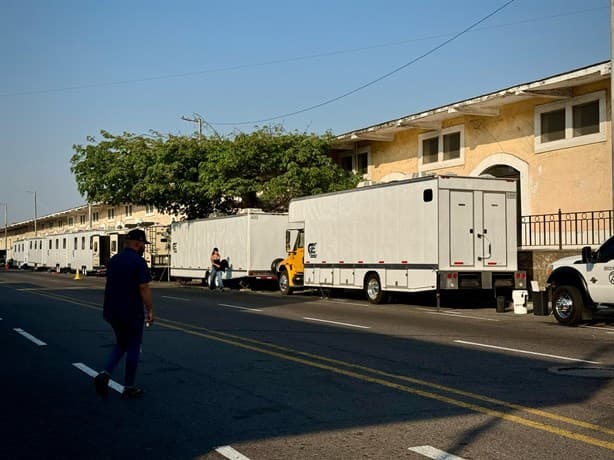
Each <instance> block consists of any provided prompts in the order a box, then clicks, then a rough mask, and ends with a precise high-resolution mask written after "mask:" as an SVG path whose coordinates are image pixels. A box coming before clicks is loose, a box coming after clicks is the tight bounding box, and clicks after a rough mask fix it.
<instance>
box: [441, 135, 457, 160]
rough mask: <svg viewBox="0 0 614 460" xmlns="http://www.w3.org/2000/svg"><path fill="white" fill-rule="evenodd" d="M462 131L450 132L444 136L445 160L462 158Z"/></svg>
mask: <svg viewBox="0 0 614 460" xmlns="http://www.w3.org/2000/svg"><path fill="white" fill-rule="evenodd" d="M460 147H461V146H460V133H450V134H445V135H444V136H443V161H448V160H456V159H458V158H460Z"/></svg>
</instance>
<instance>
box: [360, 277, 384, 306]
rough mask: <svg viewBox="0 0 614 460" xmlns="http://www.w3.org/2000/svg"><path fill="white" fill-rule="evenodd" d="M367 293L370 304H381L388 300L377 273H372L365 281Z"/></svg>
mask: <svg viewBox="0 0 614 460" xmlns="http://www.w3.org/2000/svg"><path fill="white" fill-rule="evenodd" d="M365 292H366V294H367V299H368V300H369V303H373V304H380V303H383V302H384V301H385V300H386V298H387V295H386V293H385V292H384V291H382V284H381V282H380V280H379V276H377V273H370V274H368V275H367V278H366V279H365Z"/></svg>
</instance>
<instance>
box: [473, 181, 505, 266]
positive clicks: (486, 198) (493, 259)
mask: <svg viewBox="0 0 614 460" xmlns="http://www.w3.org/2000/svg"><path fill="white" fill-rule="evenodd" d="M482 212H483V217H482V222H483V228H482V229H480V230H481V231H478V233H479V234H480V235H481V240H482V248H481V249H482V254H481V255H480V254H478V255H480V256H481V257H482V263H483V266H484V267H504V266H507V230H508V228H507V225H508V222H507V221H506V215H507V210H506V198H505V193H501V192H484V193H483V206H482ZM476 231H477V230H476Z"/></svg>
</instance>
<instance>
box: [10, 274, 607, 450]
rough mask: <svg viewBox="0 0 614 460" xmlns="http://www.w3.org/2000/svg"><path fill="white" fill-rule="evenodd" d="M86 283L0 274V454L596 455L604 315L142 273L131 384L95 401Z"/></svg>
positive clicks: (98, 362) (97, 352)
mask: <svg viewBox="0 0 614 460" xmlns="http://www.w3.org/2000/svg"><path fill="white" fill-rule="evenodd" d="M103 286H104V279H97V278H86V279H81V280H73V279H72V277H71V276H69V275H58V274H51V273H32V272H20V271H2V272H0V318H1V320H0V356H1V357H2V366H0V382H1V388H2V395H3V398H2V409H3V410H2V417H1V418H0V420H1V421H0V433H1V434H2V441H1V442H0V457H1V458H3V459H13V458H50V459H56V458H95V459H106V458H108V459H116V458H117V459H121V458H131V459H140V458H148V459H150V458H151V459H200V458H204V459H223V458H235V459H239V460H240V459H244V458H249V459H312V458H317V459H319V460H324V459H346V458H347V459H363V458H370V459H391V458H408V459H425V458H439V459H444V458H445V459H448V460H452V459H454V458H456V457H453V456H448V457H445V456H444V455H445V454H443V453H442V452H445V453H448V455H455V456H457V457H459V458H464V459H521V458H522V459H534V458H535V459H557V460H560V459H568V458H572V459H588V458H591V459H604V460H605V459H608V460H610V459H612V458H614V346H613V343H614V322H613V321H611V320H610V319H608V318H605V320H603V321H597V322H595V323H592V324H584V325H582V326H580V327H574V328H568V327H563V326H559V325H558V324H556V321H555V320H554V319H553V318H552V316H550V317H542V316H533V315H516V314H514V313H513V311H512V310H508V311H507V312H505V313H497V312H496V311H495V309H494V308H492V307H491V308H486V307H476V306H475V305H474V304H473V303H472V302H471V301H470V300H468V299H467V298H466V297H464V298H462V297H460V296H456V295H455V296H449V297H446V298H444V304H443V307H442V308H441V310H440V311H437V309H436V308H434V307H433V306H431V305H430V304H431V302H430V300H431V299H430V298H429V297H424V296H423V297H404V298H401V299H397V303H389V304H386V305H380V306H372V305H369V304H367V303H366V302H365V301H363V300H362V299H361V298H360V297H358V296H350V295H344V296H335V298H328V299H323V298H321V297H319V296H318V295H314V294H311V295H295V296H289V297H282V296H280V295H279V294H278V293H277V292H273V291H262V292H250V291H230V292H223V293H220V292H210V291H208V290H205V289H203V288H200V287H198V286H190V287H180V286H177V285H174V284H172V283H170V284H169V283H153V287H154V300H155V308H156V316H157V321H156V323H155V324H154V325H152V326H151V327H150V328H148V329H146V331H145V338H144V341H143V349H142V355H141V362H140V364H139V370H138V375H137V383H138V384H139V385H140V386H142V387H143V388H144V389H145V391H146V394H145V397H144V398H143V399H142V400H133V401H126V400H122V399H120V397H119V393H118V392H116V391H115V390H113V389H112V390H111V395H110V397H109V399H108V400H106V401H105V400H101V399H99V398H98V397H97V395H96V394H95V392H94V388H93V381H92V378H91V376H89V375H88V374H87V372H90V373H92V372H96V371H97V370H99V369H100V368H101V367H102V366H103V364H104V362H105V359H106V356H107V354H108V352H109V350H110V347H111V346H112V344H113V335H112V332H111V330H110V328H109V327H108V325H107V324H106V323H105V322H104V321H103V320H102V313H101V302H102V295H103ZM411 303H413V304H414V305H410V304H411ZM461 305H462V306H461ZM113 379H114V381H116V382H117V383H118V384H121V383H123V368H121V367H120V368H118V369H117V371H116V373H115V375H114V376H113ZM118 388H119V387H118ZM438 455H439V456H438Z"/></svg>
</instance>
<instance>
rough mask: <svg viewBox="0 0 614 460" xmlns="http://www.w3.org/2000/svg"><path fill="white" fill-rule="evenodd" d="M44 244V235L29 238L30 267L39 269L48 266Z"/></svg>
mask: <svg viewBox="0 0 614 460" xmlns="http://www.w3.org/2000/svg"><path fill="white" fill-rule="evenodd" d="M44 245H45V238H44V237H36V238H28V240H27V247H28V266H29V267H32V268H34V269H37V268H44V267H46V266H47V258H46V251H45V247H44Z"/></svg>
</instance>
